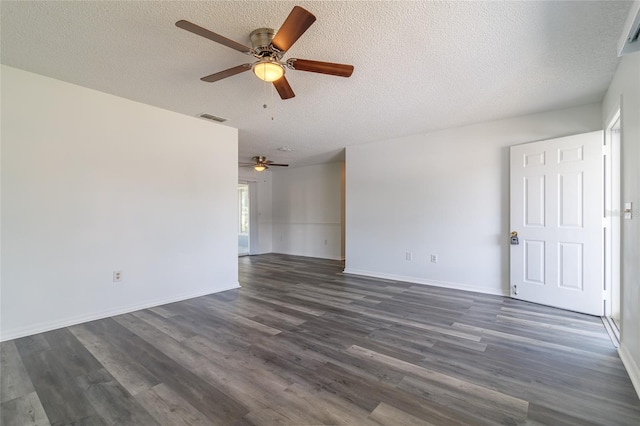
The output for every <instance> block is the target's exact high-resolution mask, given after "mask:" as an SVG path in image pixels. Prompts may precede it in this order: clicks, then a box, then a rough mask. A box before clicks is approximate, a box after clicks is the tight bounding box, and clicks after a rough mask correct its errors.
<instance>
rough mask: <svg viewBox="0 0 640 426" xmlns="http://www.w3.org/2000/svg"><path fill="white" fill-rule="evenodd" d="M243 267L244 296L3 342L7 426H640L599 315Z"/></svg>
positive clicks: (285, 261)
mask: <svg viewBox="0 0 640 426" xmlns="http://www.w3.org/2000/svg"><path fill="white" fill-rule="evenodd" d="M239 263H240V282H241V284H242V288H241V289H239V290H231V291H227V292H223V293H218V294H214V295H210V296H204V297H199V298H196V299H191V300H187V301H183V302H178V303H172V304H169V305H164V306H161V307H157V308H152V309H146V310H143V311H138V312H134V313H131V314H125V315H119V316H116V317H112V318H107V319H103V320H99V321H93V322H89V323H85V324H81V325H77V326H73V327H68V328H63V329H60V330H55V331H51V332H48V333H42V334H38V335H34V336H30V337H25V338H22V339H16V340H13V341H8V342H4V343H2V344H0V352H1V353H0V356H1V361H2V364H1V374H2V376H1V380H0V384H1V387H0V397H1V401H0V403H1V405H0V409H1V414H0V424H2V425H4V426H9V425H48V424H51V425H68V424H74V425H158V424H160V425H234V426H241V425H394V426H395V425H491V424H502V425H520V424H522V425H581V426H585V425H634V426H638V425H640V401H639V400H638V397H637V395H636V393H635V391H634V389H633V386H632V384H631V381H630V380H629V377H628V375H627V373H626V371H625V370H624V367H623V366H622V363H621V361H620V359H619V357H618V355H617V353H616V350H615V348H614V347H613V345H612V344H611V341H610V340H609V337H608V335H607V333H606V331H605V328H604V326H603V324H602V323H601V321H600V319H599V318H596V317H590V316H586V315H580V314H576V313H572V312H566V311H561V310H557V309H553V308H548V307H544V306H539V305H534V304H529V303H524V302H520V301H516V300H511V299H508V298H503V297H497V296H489V295H482V294H477V293H469V292H462V291H456V290H448V289H442V288H436V287H428V286H421V285H415V284H410V283H402V282H393V281H386V280H377V279H370V278H364V277H356V276H348V275H343V274H342V273H341V270H342V266H343V265H342V263H341V262H336V261H330V260H322V259H312V258H303V257H295V256H285V255H276V254H270V255H262V256H253V257H243V258H240V259H239Z"/></svg>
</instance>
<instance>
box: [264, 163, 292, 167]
mask: <svg viewBox="0 0 640 426" xmlns="http://www.w3.org/2000/svg"><path fill="white" fill-rule="evenodd" d="M269 166H278V167H289V165H288V164H276V163H269Z"/></svg>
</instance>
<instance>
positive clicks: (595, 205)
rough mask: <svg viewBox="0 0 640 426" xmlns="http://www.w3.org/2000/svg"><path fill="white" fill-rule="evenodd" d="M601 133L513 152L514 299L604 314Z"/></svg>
mask: <svg viewBox="0 0 640 426" xmlns="http://www.w3.org/2000/svg"><path fill="white" fill-rule="evenodd" d="M602 146H603V133H602V132H592V133H583V134H580V135H574V136H568V137H564V138H559V139H551V140H547V141H542V142H533V143H528V144H524V145H517V146H512V147H511V230H512V231H515V232H517V233H518V240H519V244H518V245H513V244H512V245H511V246H510V247H511V295H512V297H514V298H516V299H522V300H527V301H529V302H535V303H541V304H544V305H549V306H555V307H558V308H563V309H568V310H571V311H576V312H583V313H587V314H592V315H602V314H603V278H604V277H603V208H604V207H603V198H604V196H603V186H604V177H603V154H602V149H603V148H602Z"/></svg>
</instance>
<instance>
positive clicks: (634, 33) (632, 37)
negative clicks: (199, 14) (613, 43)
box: [618, 0, 640, 56]
mask: <svg viewBox="0 0 640 426" xmlns="http://www.w3.org/2000/svg"><path fill="white" fill-rule="evenodd" d="M634 52H640V1H637V0H636V1H634V2H633V4H632V5H631V10H630V11H629V17H628V18H627V22H626V23H625V24H624V29H623V30H622V36H620V42H619V43H618V56H623V55H628V54H629V53H634Z"/></svg>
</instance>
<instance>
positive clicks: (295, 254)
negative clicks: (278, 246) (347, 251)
mask: <svg viewBox="0 0 640 426" xmlns="http://www.w3.org/2000/svg"><path fill="white" fill-rule="evenodd" d="M271 253H273V254H286V255H288V256H300V257H311V258H314V259H327V260H344V257H343V256H333V255H327V256H320V255H311V254H300V253H293V252H291V253H288V252H286V251H272V252H271Z"/></svg>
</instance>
